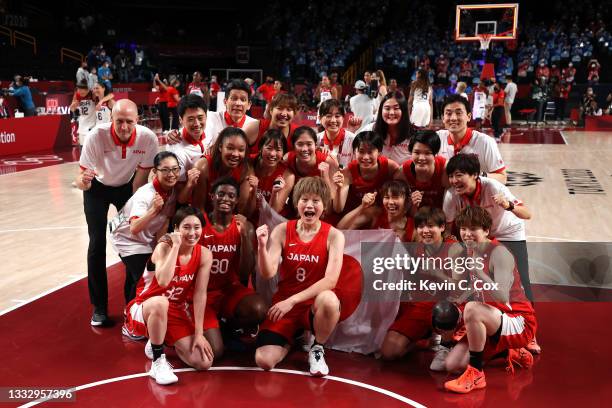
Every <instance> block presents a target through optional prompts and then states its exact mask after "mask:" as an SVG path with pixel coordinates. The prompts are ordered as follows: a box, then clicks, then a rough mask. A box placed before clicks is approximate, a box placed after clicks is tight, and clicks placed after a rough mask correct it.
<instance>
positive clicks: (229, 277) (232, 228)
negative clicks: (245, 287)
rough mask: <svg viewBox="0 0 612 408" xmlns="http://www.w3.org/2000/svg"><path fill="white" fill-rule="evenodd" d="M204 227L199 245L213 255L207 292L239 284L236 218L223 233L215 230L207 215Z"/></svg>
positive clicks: (238, 237) (238, 235)
mask: <svg viewBox="0 0 612 408" xmlns="http://www.w3.org/2000/svg"><path fill="white" fill-rule="evenodd" d="M204 219H205V220H206V226H204V228H202V236H201V237H200V245H202V246H203V247H206V248H208V249H210V252H212V255H213V261H212V266H211V267H210V278H209V280H208V291H209V292H210V291H212V290H219V289H223V288H226V287H228V286H231V285H232V284H234V283H240V280H239V272H240V271H239V270H238V269H239V267H240V231H238V225H237V224H236V217H234V216H232V222H231V223H230V225H229V227H227V229H226V230H225V231H223V232H219V231H217V230H216V229H215V227H214V226H213V224H212V222H210V220H209V219H208V215H206V214H204Z"/></svg>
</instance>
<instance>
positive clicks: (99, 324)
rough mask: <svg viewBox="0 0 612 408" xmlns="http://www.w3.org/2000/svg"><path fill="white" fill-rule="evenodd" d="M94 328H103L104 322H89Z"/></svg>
mask: <svg viewBox="0 0 612 408" xmlns="http://www.w3.org/2000/svg"><path fill="white" fill-rule="evenodd" d="M89 323H90V324H91V325H92V326H94V327H98V326H102V325H103V324H104V322H96V321H93V320H92V321H90V322H89Z"/></svg>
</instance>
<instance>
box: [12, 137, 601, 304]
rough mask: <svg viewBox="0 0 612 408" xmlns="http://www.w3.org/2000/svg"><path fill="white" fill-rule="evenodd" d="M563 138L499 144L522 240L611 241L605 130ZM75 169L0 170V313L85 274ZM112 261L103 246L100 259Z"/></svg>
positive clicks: (72, 166) (83, 227)
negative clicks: (527, 213)
mask: <svg viewBox="0 0 612 408" xmlns="http://www.w3.org/2000/svg"><path fill="white" fill-rule="evenodd" d="M563 136H564V138H565V140H566V142H567V144H566V145H563V144H502V145H500V149H501V152H502V155H503V157H504V159H505V161H506V164H507V166H508V169H509V170H510V171H511V172H513V173H512V182H513V183H518V184H519V185H516V186H513V187H511V190H512V191H513V193H514V194H515V195H516V196H517V197H519V198H521V199H522V200H523V201H524V202H525V203H526V204H527V205H529V207H530V208H531V209H532V212H533V219H532V220H530V221H528V222H527V233H528V240H529V241H544V242H546V241H551V242H564V241H567V242H574V241H585V242H609V241H612V221H611V220H612V205H611V204H610V203H611V199H610V192H612V177H611V176H612V167H611V165H610V163H612V134H610V133H605V132H583V131H567V132H563ZM77 168H78V164H77V163H75V162H72V163H63V164H58V165H53V166H49V167H43V168H36V169H32V170H27V171H22V172H17V173H9V174H2V175H0V209H1V214H2V217H0V242H2V244H1V245H0V262H1V264H0V314H2V311H7V310H8V309H11V308H13V307H16V306H19V305H20V304H23V303H25V302H26V301H28V300H30V299H32V298H33V297H36V296H39V295H41V294H44V293H45V292H46V291H49V290H52V289H54V288H56V287H58V286H61V285H65V284H67V283H69V282H72V281H74V280H76V279H80V278H82V277H84V276H86V253H87V242H88V238H87V230H86V224H85V218H84V215H83V208H82V205H83V204H82V201H83V199H82V193H81V191H79V190H77V189H74V188H72V187H71V185H70V184H71V181H72V180H73V178H74V176H75V174H76V172H77ZM563 169H567V170H569V172H568V174H571V175H572V176H573V177H578V178H577V179H574V180H573V181H572V185H573V186H574V187H576V188H577V192H583V193H584V192H586V193H584V194H578V193H577V194H570V192H569V190H568V185H567V184H566V180H565V179H564V175H563ZM587 171H590V172H591V173H592V176H593V177H594V178H595V179H596V181H597V182H598V183H599V185H600V186H601V188H602V189H603V190H604V193H603V194H593V192H595V190H596V187H593V186H592V185H590V184H588V183H586V184H585V182H584V181H585V180H586V181H589V183H591V184H592V183H594V182H595V181H593V178H592V177H589V178H588V180H587V179H585V177H584V176H581V175H582V174H587V173H588V172H587ZM0 174H1V172H0ZM577 174H578V176H576V175H577ZM576 180H577V181H576ZM111 211H114V209H113V210H111ZM118 260H119V259H118V257H117V256H116V255H115V254H114V252H113V250H112V249H111V248H110V246H109V247H108V248H107V264H108V265H110V264H114V263H116V262H117V261H118ZM533 273H534V271H532V275H533ZM533 278H535V281H538V279H537V278H538V277H537V276H535V277H534V276H532V279H533ZM82 296H84V297H86V296H87V293H86V291H83V294H82Z"/></svg>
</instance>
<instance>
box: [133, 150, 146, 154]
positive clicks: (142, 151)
mask: <svg viewBox="0 0 612 408" xmlns="http://www.w3.org/2000/svg"><path fill="white" fill-rule="evenodd" d="M132 154H147V152H146V151H145V150H132Z"/></svg>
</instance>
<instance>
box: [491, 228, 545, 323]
mask: <svg viewBox="0 0 612 408" xmlns="http://www.w3.org/2000/svg"><path fill="white" fill-rule="evenodd" d="M500 245H501V244H500V243H499V241H497V240H496V239H493V240H492V241H491V243H490V244H489V247H488V248H487V250H486V251H485V253H484V254H483V258H484V260H485V261H484V269H483V272H484V273H485V274H486V275H487V276H490V277H491V279H493V281H495V275H494V272H493V273H492V272H491V271H490V270H489V260H490V259H491V252H493V250H494V249H495V248H497V247H498V246H500ZM512 275H513V276H514V281H513V282H512V286H511V287H510V296H509V298H510V302H509V303H501V302H496V301H492V300H491V299H490V298H488V296H486V294H487V293H486V292H484V295H485V296H484V301H485V302H486V303H487V304H489V305H491V306H493V307H495V308H497V309H499V310H501V311H502V312H503V313H506V314H509V315H512V314H517V313H520V314H525V313H527V314H533V313H534V310H533V306H532V305H531V302H530V301H529V299H527V296H526V295H525V290H524V289H523V285H522V284H521V276H520V275H519V273H518V269H517V267H516V262H515V265H514V270H513V271H512Z"/></svg>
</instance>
